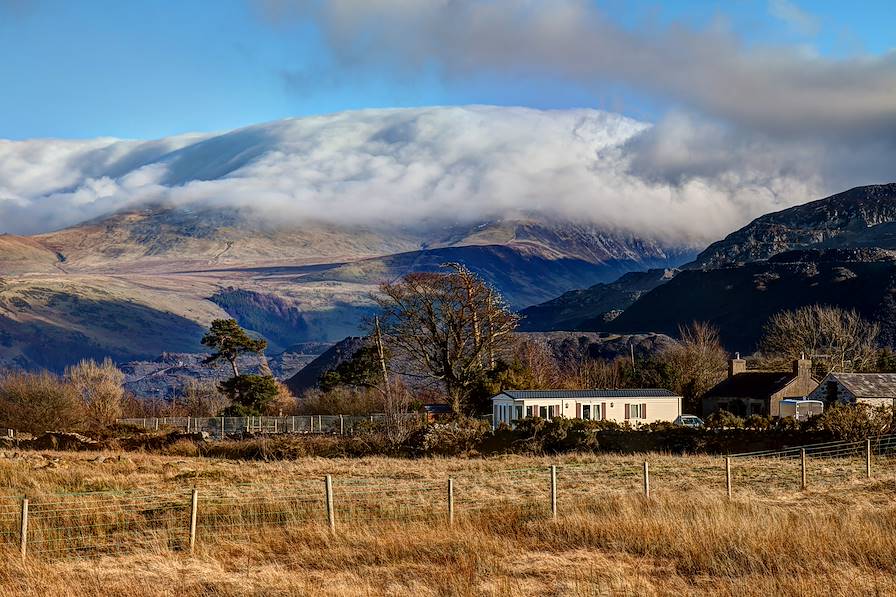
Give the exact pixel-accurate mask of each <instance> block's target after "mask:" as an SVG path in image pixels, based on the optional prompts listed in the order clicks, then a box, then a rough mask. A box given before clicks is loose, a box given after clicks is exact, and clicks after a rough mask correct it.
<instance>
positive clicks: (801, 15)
mask: <svg viewBox="0 0 896 597" xmlns="http://www.w3.org/2000/svg"><path fill="white" fill-rule="evenodd" d="M768 11H769V13H771V15H772V16H773V17H775V18H776V19H779V20H781V21H783V22H785V23H787V24H788V25H790V26H791V27H793V29H795V30H796V31H797V32H799V33H801V34H803V35H815V34H816V33H818V30H819V29H820V28H821V23H820V22H819V20H818V17H816V16H814V15H812V14H809V13H808V12H806V11H805V10H803V9H802V8H800V7H799V6H797V5H796V4H794V3H793V2H791V1H790V0H769V2H768Z"/></svg>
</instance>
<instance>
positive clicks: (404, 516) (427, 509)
mask: <svg viewBox="0 0 896 597" xmlns="http://www.w3.org/2000/svg"><path fill="white" fill-rule="evenodd" d="M869 446H870V450H869ZM804 454H805V460H804V457H803V455H804ZM869 455H870V457H871V458H870V459H869ZM894 460H896V436H882V437H878V438H873V439H872V440H870V441H864V440H863V441H860V442H828V443H824V444H812V445H809V446H800V447H794V448H786V449H784V450H777V451H763V452H753V453H748V454H737V455H732V456H730V457H729V458H728V459H726V458H719V457H708V456H707V457H690V458H676V457H662V458H654V460H653V462H651V463H650V469H649V479H648V483H647V484H648V485H649V488H650V493H651V495H656V494H662V493H665V492H668V493H674V492H678V493H681V492H691V491H697V490H699V491H702V492H714V493H716V494H717V495H718V496H719V497H720V498H721V497H722V496H724V492H725V491H726V486H727V481H728V478H727V475H726V472H727V471H726V462H728V463H729V464H730V471H731V477H730V479H731V483H732V487H733V493H734V494H735V495H737V494H749V495H759V496H762V495H769V496H772V495H780V492H782V491H784V492H788V491H799V490H800V489H801V488H802V480H803V470H804V469H803V464H804V462H805V473H806V481H807V486H808V487H813V486H818V485H834V484H840V483H843V484H846V483H851V482H855V481H857V480H860V479H863V478H865V477H866V476H867V472H868V470H869V469H868V468H867V467H868V465H869V462H870V463H871V464H872V465H873V466H874V467H881V466H889V464H890V463H891V462H892V461H894ZM642 464H643V463H642V462H640V461H638V460H637V459H633V458H630V457H629V458H622V457H613V456H608V457H607V458H605V459H602V460H596V461H587V462H580V463H576V462H571V463H568V464H563V465H558V466H556V467H554V469H553V482H552V467H550V466H533V467H526V468H517V469H505V470H496V471H489V470H476V471H468V472H465V473H461V474H457V475H455V476H454V477H453V478H452V486H453V496H452V497H453V500H451V502H450V503H452V504H453V517H454V519H455V520H458V519H459V520H463V519H464V518H465V517H468V518H475V517H478V516H493V515H501V513H502V512H505V511H506V510H505V509H506V508H508V507H511V508H512V511H513V512H515V513H522V514H523V515H529V516H537V517H549V516H551V515H552V514H553V511H552V509H553V507H554V506H555V505H556V508H557V510H558V511H559V512H560V513H561V514H562V513H563V512H564V511H569V512H572V511H574V510H579V511H581V510H583V509H584V510H589V511H590V510H593V511H594V512H597V513H600V512H604V511H605V510H606V508H607V507H608V506H607V504H608V503H609V502H608V500H607V497H609V496H621V495H633V494H639V493H642V492H643V491H644V485H645V479H644V470H643V467H642ZM331 488H332V508H330V507H329V506H328V500H327V493H326V489H325V482H324V480H323V478H305V479H300V480H294V479H290V480H285V481H282V482H280V483H272V484H265V485H261V484H242V485H240V484H233V485H224V484H220V483H215V484H214V485H211V484H209V485H208V486H200V487H199V488H197V489H196V490H195V491H196V494H195V495H196V508H195V510H194V508H193V496H194V494H193V491H194V490H192V489H184V490H180V491H167V492H147V491H105V492H89V493H54V494H46V495H37V496H29V500H28V514H27V523H28V524H27V533H26V535H25V539H26V544H27V555H28V556H29V557H45V558H68V557H94V556H98V555H105V554H116V553H127V552H133V551H134V550H138V549H151V550H155V551H185V550H189V549H191V545H193V544H194V543H195V544H198V545H203V544H214V543H215V541H220V540H226V541H242V540H245V539H247V538H248V537H250V536H251V535H254V534H257V533H258V532H259V531H260V530H261V529H264V530H265V532H269V531H273V530H276V529H307V528H309V526H315V525H316V526H318V527H320V528H326V527H327V526H329V525H330V524H332V525H333V527H335V528H336V529H339V528H342V527H344V526H346V527H351V526H356V525H365V524H376V523H401V522H412V521H432V522H433V523H445V522H446V521H448V520H449V519H450V518H449V484H448V479H447V478H418V477H414V476H411V475H405V476H401V477H381V478H366V477H353V476H344V477H338V476H337V477H335V478H333V479H332V486H331ZM23 499H24V498H23V496H15V495H7V496H0V546H5V547H7V548H18V547H20V544H21V540H22V530H23V526H22V513H23V508H22V506H23ZM194 511H195V518H194V515H193V512H194Z"/></svg>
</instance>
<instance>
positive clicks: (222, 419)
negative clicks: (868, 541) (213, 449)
mask: <svg viewBox="0 0 896 597" xmlns="http://www.w3.org/2000/svg"><path fill="white" fill-rule="evenodd" d="M226 427H227V424H226V420H225V419H224V417H221V439H224V438H225V437H226V435H227V432H226V431H225V428H226Z"/></svg>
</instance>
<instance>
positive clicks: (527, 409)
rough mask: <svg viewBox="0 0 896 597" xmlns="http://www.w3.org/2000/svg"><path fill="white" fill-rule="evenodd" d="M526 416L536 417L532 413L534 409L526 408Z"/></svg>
mask: <svg viewBox="0 0 896 597" xmlns="http://www.w3.org/2000/svg"><path fill="white" fill-rule="evenodd" d="M526 416H527V417H531V416H534V415H533V413H532V407H531V406H527V407H526Z"/></svg>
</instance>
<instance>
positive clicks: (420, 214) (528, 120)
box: [0, 0, 896, 246]
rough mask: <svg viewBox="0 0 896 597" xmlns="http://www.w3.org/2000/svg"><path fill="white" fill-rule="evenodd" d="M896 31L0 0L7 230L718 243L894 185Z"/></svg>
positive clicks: (826, 23)
mask: <svg viewBox="0 0 896 597" xmlns="http://www.w3.org/2000/svg"><path fill="white" fill-rule="evenodd" d="M894 21H896V9H893V8H892V7H891V6H890V3H888V2H883V1H875V0H869V1H864V2H861V3H851V4H850V3H844V2H840V1H833V0H831V1H827V0H824V1H819V2H808V1H807V0H728V1H726V2H721V1H720V2H711V1H710V2H697V1H695V0H688V1H682V2H674V3H673V2H666V3H657V2H649V1H647V0H630V1H622V0H607V1H601V2H598V1H594V0H304V1H303V0H216V1H214V2H211V1H208V2H206V1H202V0H191V1H182V2H173V1H172V2H163V1H161V0H153V1H146V2H139V3H138V2H120V1H116V2H113V1H92V0H82V1H80V2H67V1H62V0H0V55H2V56H3V59H2V60H0V233H2V232H12V233H19V234H26V233H34V232H43V231H48V230H53V229H57V228H60V227H64V226H69V225H73V224H76V223H78V222H80V221H83V220H86V219H89V218H94V217H98V216H102V215H104V214H106V213H109V212H111V211H114V210H116V209H121V208H122V207H128V206H133V205H140V204H145V203H149V202H153V203H158V202H173V203H177V204H202V205H206V206H212V207H234V206H235V207H241V208H247V209H253V210H256V211H258V212H260V213H267V214H272V215H273V217H274V219H278V220H283V219H284V218H287V219H288V221H289V222H292V223H295V222H302V221H307V220H308V219H313V218H318V219H326V220H330V221H333V222H335V223H358V222H370V221H373V220H374V219H377V218H379V219H381V220H383V221H386V222H389V221H392V222H395V221H400V222H402V223H404V224H411V223H413V222H414V221H429V222H432V221H433V220H454V221H456V220H460V219H463V220H465V221H469V222H475V221H477V220H481V219H483V218H501V217H510V216H514V217H515V216H518V215H519V214H532V213H536V214H538V213H540V214H541V215H546V216H553V217H563V218H574V219H576V220H577V221H579V222H582V223H586V224H594V225H600V226H605V227H610V228H613V229H616V230H622V231H624V232H630V233H632V234H636V235H641V236H644V237H649V238H655V239H660V240H662V241H663V242H666V243H669V244H672V245H674V244H676V243H677V244H687V245H689V246H699V245H705V244H706V243H708V242H711V241H712V240H715V239H717V238H719V237H720V236H723V235H725V234H727V233H728V232H730V231H732V230H734V229H736V228H737V227H739V226H742V225H744V224H746V223H747V222H749V221H750V219H752V218H755V217H758V216H759V215H762V214H763V213H767V212H769V211H773V210H776V209H782V208H786V207H789V206H791V205H795V204H798V203H802V202H805V201H809V200H812V199H816V198H820V197H823V196H826V195H829V194H833V193H835V192H838V191H842V190H845V189H848V188H851V187H853V186H858V185H864V184H875V183H884V182H891V181H893V180H894V179H896V175H894V164H896V48H894V44H896V36H894V35H893V33H892V31H893V24H894ZM483 106H491V107H487V108H486V107H483ZM433 107H438V108H433ZM393 108H400V109H402V110H399V111H397V112H396V111H395V110H390V109H393ZM294 117H298V118H299V120H281V119H287V118H294ZM265 123H268V124H265ZM241 127H247V128H242V129H241ZM234 129H241V130H236V131H233V130H234ZM230 131H233V132H230ZM187 133H191V134H187Z"/></svg>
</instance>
